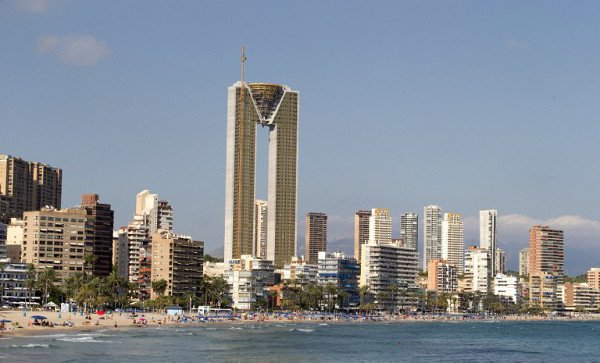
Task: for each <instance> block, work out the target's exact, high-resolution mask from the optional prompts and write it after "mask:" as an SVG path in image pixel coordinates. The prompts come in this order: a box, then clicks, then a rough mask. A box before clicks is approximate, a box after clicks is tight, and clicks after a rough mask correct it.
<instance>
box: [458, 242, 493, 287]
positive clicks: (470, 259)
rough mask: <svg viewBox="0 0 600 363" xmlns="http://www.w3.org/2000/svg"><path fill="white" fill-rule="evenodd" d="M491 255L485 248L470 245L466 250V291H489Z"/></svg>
mask: <svg viewBox="0 0 600 363" xmlns="http://www.w3.org/2000/svg"><path fill="white" fill-rule="evenodd" d="M489 258H490V255H489V253H488V250H486V249H485V248H477V247H476V246H470V247H469V248H467V251H466V252H465V273H464V276H465V291H467V292H487V291H488V287H489V286H488V281H489V280H488V267H489V264H490V261H489Z"/></svg>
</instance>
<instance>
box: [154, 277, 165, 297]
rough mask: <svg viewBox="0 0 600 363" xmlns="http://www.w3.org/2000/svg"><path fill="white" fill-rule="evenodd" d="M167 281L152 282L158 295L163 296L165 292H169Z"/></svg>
mask: <svg viewBox="0 0 600 363" xmlns="http://www.w3.org/2000/svg"><path fill="white" fill-rule="evenodd" d="M167 286H168V284H167V280H165V279H160V280H156V281H152V290H153V291H154V292H155V293H156V294H157V295H158V296H163V295H164V294H165V291H167Z"/></svg>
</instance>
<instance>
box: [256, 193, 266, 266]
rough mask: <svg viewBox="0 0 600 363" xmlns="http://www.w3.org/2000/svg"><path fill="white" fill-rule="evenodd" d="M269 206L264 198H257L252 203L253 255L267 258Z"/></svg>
mask: <svg viewBox="0 0 600 363" xmlns="http://www.w3.org/2000/svg"><path fill="white" fill-rule="evenodd" d="M268 216H269V207H268V203H267V201H266V200H260V199H257V200H256V202H255V204H254V242H253V246H254V247H253V250H254V256H256V257H260V258H267V223H268Z"/></svg>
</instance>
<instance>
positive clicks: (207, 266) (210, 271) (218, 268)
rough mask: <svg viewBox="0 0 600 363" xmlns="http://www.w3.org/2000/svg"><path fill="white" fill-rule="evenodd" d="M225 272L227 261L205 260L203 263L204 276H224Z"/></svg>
mask: <svg viewBox="0 0 600 363" xmlns="http://www.w3.org/2000/svg"><path fill="white" fill-rule="evenodd" d="M224 272H225V262H210V261H204V263H203V265H202V274H203V276H209V277H215V276H223V273H224Z"/></svg>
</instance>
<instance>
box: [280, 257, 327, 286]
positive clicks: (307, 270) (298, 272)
mask: <svg viewBox="0 0 600 363" xmlns="http://www.w3.org/2000/svg"><path fill="white" fill-rule="evenodd" d="M318 270H319V266H318V265H313V264H309V263H307V262H306V261H305V260H304V259H303V258H302V257H297V256H294V257H292V261H291V262H290V263H286V264H285V265H284V266H283V276H282V279H283V280H287V281H292V282H294V283H296V284H299V285H300V284H302V285H308V284H310V283H316V282H317V273H318Z"/></svg>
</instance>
